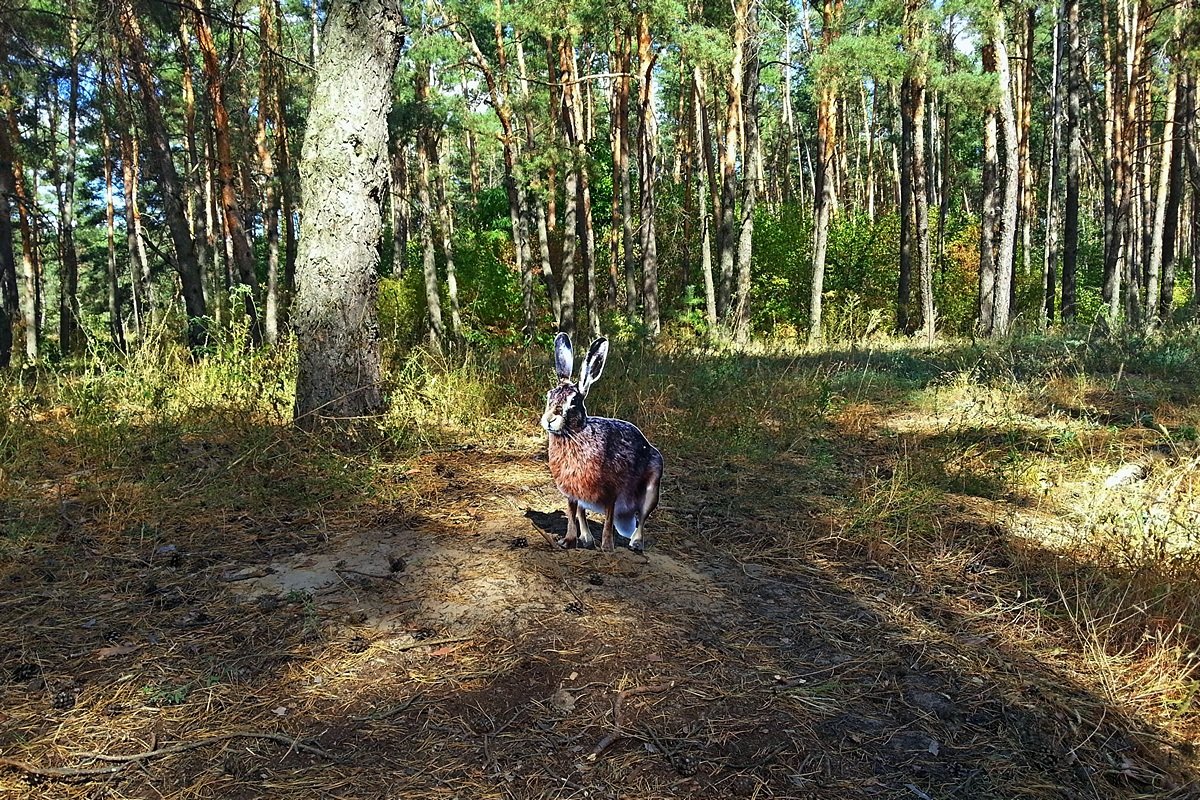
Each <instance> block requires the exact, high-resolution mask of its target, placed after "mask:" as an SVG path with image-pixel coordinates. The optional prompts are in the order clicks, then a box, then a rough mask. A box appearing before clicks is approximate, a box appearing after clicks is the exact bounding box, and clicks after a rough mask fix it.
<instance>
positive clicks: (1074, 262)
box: [1061, 0, 1084, 322]
mask: <svg viewBox="0 0 1200 800" xmlns="http://www.w3.org/2000/svg"><path fill="white" fill-rule="evenodd" d="M1079 3H1080V0H1064V4H1065V5H1066V14H1065V16H1066V22H1065V25H1066V40H1067V41H1066V47H1067V129H1066V139H1067V174H1066V199H1065V202H1064V205H1063V265H1062V304H1061V305H1062V318H1063V321H1064V322H1072V321H1073V320H1074V319H1075V301H1076V291H1075V285H1076V284H1075V281H1076V276H1077V275H1078V270H1079V266H1078V265H1079V188H1080V171H1081V170H1082V168H1083V132H1082V119H1081V112H1082V103H1081V100H1080V95H1081V93H1082V87H1083V80H1084V76H1083V50H1082V46H1081V43H1080V32H1079V28H1080V22H1079Z"/></svg>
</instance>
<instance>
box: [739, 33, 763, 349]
mask: <svg viewBox="0 0 1200 800" xmlns="http://www.w3.org/2000/svg"><path fill="white" fill-rule="evenodd" d="M746 28H747V42H746V56H747V57H746V68H745V75H744V81H745V86H744V87H743V90H742V112H741V115H742V118H743V119H744V120H745V137H746V157H745V161H746V163H747V165H748V167H749V168H744V169H743V170H742V220H741V226H740V228H741V230H740V233H739V237H738V258H737V261H738V273H737V303H736V305H735V307H734V314H733V329H734V333H735V338H736V339H737V341H738V342H740V343H742V344H745V343H746V342H747V341H749V339H750V264H751V261H752V257H753V253H754V210H755V206H756V205H757V202H758V195H759V192H760V191H761V190H760V186H759V181H760V176H759V173H758V170H757V169H755V167H754V165H755V164H757V163H758V161H759V159H760V157H761V156H762V143H761V137H760V134H759V129H758V113H759V109H758V85H759V64H760V62H759V55H758V49H759V46H760V45H759V41H758V39H757V36H758V20H757V12H756V11H754V10H750V11H749V12H748V19H747V22H746Z"/></svg>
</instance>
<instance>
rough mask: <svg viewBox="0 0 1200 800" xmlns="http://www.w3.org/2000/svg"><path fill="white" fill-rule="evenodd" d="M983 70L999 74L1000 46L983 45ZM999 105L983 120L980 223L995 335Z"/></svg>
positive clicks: (982, 285) (983, 300)
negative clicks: (997, 53) (997, 117)
mask: <svg viewBox="0 0 1200 800" xmlns="http://www.w3.org/2000/svg"><path fill="white" fill-rule="evenodd" d="M983 71H984V72H985V73H992V74H995V72H996V49H995V47H993V46H992V45H991V44H990V43H989V44H986V45H984V48H983ZM997 128H998V123H997V120H996V107H995V106H994V105H992V104H989V105H988V107H987V108H986V109H985V111H984V123H983V196H982V198H981V199H980V224H979V334H980V335H981V336H991V335H992V331H993V328H994V314H995V308H996V269H997V264H996V207H997V195H998V192H999V184H1000V181H999V178H1000V176H999V172H1000V165H999V162H1000V157H999V153H998V145H997V140H998V139H999V138H1000V137H999V133H998V130H997Z"/></svg>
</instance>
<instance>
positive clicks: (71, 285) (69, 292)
mask: <svg viewBox="0 0 1200 800" xmlns="http://www.w3.org/2000/svg"><path fill="white" fill-rule="evenodd" d="M68 9H69V13H70V22H69V24H68V31H69V34H68V41H69V42H70V58H71V64H70V69H71V76H70V89H69V94H68V97H67V152H66V154H65V162H66V163H65V164H64V165H63V167H64V169H63V174H62V176H61V178H62V193H61V195H60V202H59V228H60V231H61V235H60V237H59V240H60V243H61V247H62V252H61V253H60V254H59V255H60V262H61V269H60V272H59V276H58V277H59V284H58V300H59V302H58V345H59V348H60V350H61V351H62V354H63V355H64V356H66V355H70V354H71V353H74V352H76V351H77V350H78V349H79V348H80V347H81V346H82V344H83V341H82V338H83V329H82V328H81V327H80V310H79V252H78V250H77V249H76V247H75V161H76V152H77V150H78V147H79V141H78V136H77V122H78V116H79V23H78V21H77V19H76V16H75V2H74V0H72V2H70V3H69V4H68Z"/></svg>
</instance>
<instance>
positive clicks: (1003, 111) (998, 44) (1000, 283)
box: [992, 6, 1021, 336]
mask: <svg viewBox="0 0 1200 800" xmlns="http://www.w3.org/2000/svg"><path fill="white" fill-rule="evenodd" d="M993 37H994V43H995V49H996V75H997V78H998V79H999V81H1000V121H1001V123H1002V124H1003V126H1004V155H1005V159H1004V164H1005V167H1004V191H1003V200H1002V205H1001V213H1000V233H999V238H1000V246H999V247H998V248H997V258H996V294H995V302H994V304H993V310H992V335H993V336H1007V335H1008V330H1009V324H1010V319H1011V310H1012V287H1013V271H1014V268H1015V266H1016V264H1015V261H1014V258H1013V256H1014V254H1015V253H1014V250H1015V246H1016V237H1017V206H1018V202H1019V200H1020V198H1019V196H1018V192H1019V189H1020V168H1021V167H1020V163H1019V162H1018V160H1017V150H1018V146H1019V140H1018V138H1017V137H1018V133H1017V121H1016V113H1015V109H1014V107H1013V95H1012V72H1011V70H1010V69H1009V62H1008V43H1007V36H1006V34H1005V30H1004V14H1003V12H1002V11H1001V10H1000V8H999V6H997V7H996V10H995V22H994V28H993Z"/></svg>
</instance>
